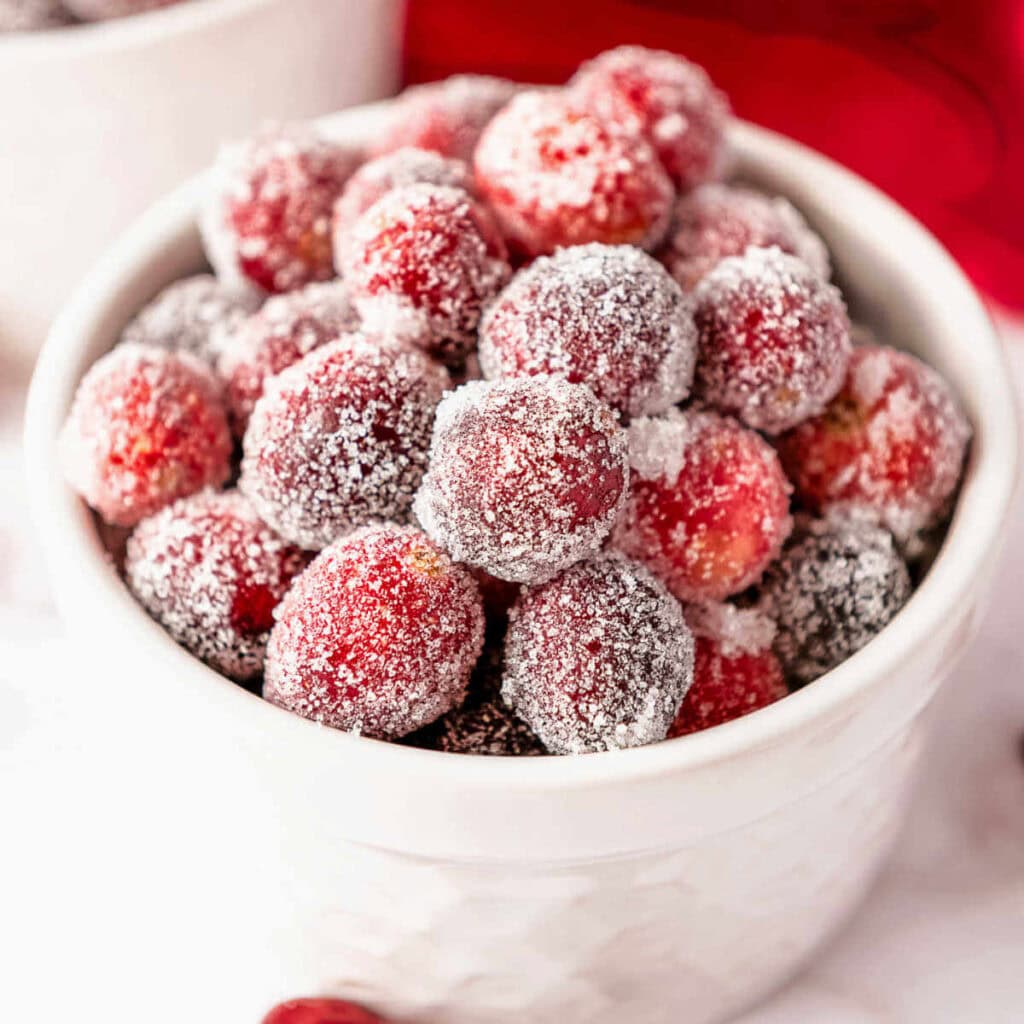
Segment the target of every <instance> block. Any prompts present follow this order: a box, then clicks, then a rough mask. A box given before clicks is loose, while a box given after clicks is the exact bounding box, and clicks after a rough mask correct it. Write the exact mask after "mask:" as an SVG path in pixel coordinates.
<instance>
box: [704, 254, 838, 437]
mask: <svg viewBox="0 0 1024 1024" xmlns="http://www.w3.org/2000/svg"><path fill="white" fill-rule="evenodd" d="M693 298H694V304H695V310H694V319H695V320H696V322H697V330H698V332H699V334H700V358H699V360H698V362H697V379H696V386H695V389H694V390H695V393H696V394H697V396H698V397H699V398H701V399H703V401H704V402H706V403H707V404H709V405H711V406H713V407H714V408H716V409H718V410H719V411H721V412H727V413H731V414H733V415H735V416H738V417H739V418H740V419H741V420H743V421H744V423H746V424H748V425H749V426H751V427H754V428H755V429H757V430H764V431H766V432H767V433H770V434H777V433H779V432H781V431H783V430H788V429H789V428H790V427H793V426H795V425H796V424H797V423H799V422H800V421H801V420H805V419H807V418H808V417H810V416H814V415H817V414H818V413H820V412H821V411H822V410H823V409H824V408H825V406H826V405H827V404H828V402H829V401H831V399H832V398H833V397H834V396H835V394H836V392H837V391H838V390H839V388H840V387H841V386H842V383H843V377H844V376H845V374H846V366H847V363H848V362H849V358H850V347H851V346H850V322H849V320H848V319H847V316H846V307H845V305H844V304H843V300H842V297H841V296H840V294H839V292H838V290H837V289H836V288H834V287H833V286H832V285H830V284H828V283H827V282H826V281H824V280H822V278H820V277H819V276H818V275H817V274H816V273H815V272H814V271H813V270H811V268H810V267H808V266H807V264H806V263H804V262H803V261H802V260H800V259H797V258H796V257H795V256H790V255H788V254H787V253H784V252H782V250H781V249H778V248H771V249H748V250H747V251H746V252H745V253H744V255H742V256H730V257H729V258H728V259H724V260H722V261H721V262H720V263H719V264H718V265H717V266H716V267H715V268H714V269H713V270H711V271H710V272H709V273H708V274H707V275H706V276H705V277H704V279H703V280H702V281H701V282H700V284H698V285H697V287H696V289H695V290H694V293H693Z"/></svg>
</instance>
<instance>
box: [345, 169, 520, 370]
mask: <svg viewBox="0 0 1024 1024" xmlns="http://www.w3.org/2000/svg"><path fill="white" fill-rule="evenodd" d="M341 270H342V276H343V277H344V278H345V280H346V282H347V283H348V286H349V288H350V290H351V294H352V301H353V302H354V303H355V306H356V308H357V309H358V310H359V313H360V315H361V316H362V318H363V322H364V323H365V324H366V326H367V328H368V329H370V330H374V331H378V332H380V333H382V334H393V335H398V336H400V337H403V338H406V339H408V340H409V341H410V342H412V343H413V344H416V345H418V346H420V347H421V348H424V349H426V350H427V351H429V352H431V353H433V354H435V355H437V356H439V357H441V358H442V359H444V360H446V361H448V362H454V363H458V362H461V361H462V360H464V359H465V357H466V355H467V353H469V352H470V351H471V350H472V349H473V348H475V346H476V329H477V325H478V324H479V322H480V314H481V312H482V310H483V307H484V305H485V304H486V303H487V302H489V301H490V300H491V299H492V298H493V297H494V296H495V295H496V294H497V293H498V291H499V289H500V288H501V287H502V285H503V284H504V283H505V282H506V281H507V280H508V277H509V275H510V273H511V271H510V268H509V265H508V262H507V260H506V259H505V248H504V245H503V243H502V242H501V239H500V238H499V237H498V236H497V235H496V234H495V233H494V228H493V226H492V225H490V224H489V223H488V221H487V219H486V214H485V213H484V211H483V210H482V209H481V208H480V207H479V206H478V205H477V203H476V202H475V201H474V200H473V199H472V197H471V196H470V195H469V194H468V193H467V192H465V191H464V190H463V189H457V188H449V187H447V186H443V185H427V184H419V185H406V186H404V187H402V188H396V189H392V190H391V191H390V192H388V193H387V194H386V195H384V196H383V197H382V198H381V199H379V200H378V201H377V202H376V203H374V204H373V206H371V207H370V209H369V210H367V211H366V213H364V214H363V216H362V217H360V218H359V220H358V221H357V222H356V224H355V225H354V226H353V228H352V230H351V232H350V234H349V243H348V246H347V247H346V249H345V250H344V253H343V255H342V260H341Z"/></svg>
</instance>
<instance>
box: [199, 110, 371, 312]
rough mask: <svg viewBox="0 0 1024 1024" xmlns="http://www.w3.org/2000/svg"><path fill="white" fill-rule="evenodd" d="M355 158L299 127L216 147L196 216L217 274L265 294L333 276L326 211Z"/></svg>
mask: <svg viewBox="0 0 1024 1024" xmlns="http://www.w3.org/2000/svg"><path fill="white" fill-rule="evenodd" d="M358 162H359V154H358V153H357V152H355V151H354V150H351V149H349V148H347V147H345V146H343V145H340V144H338V143H336V142H332V141H330V140H328V139H324V138H322V137H320V136H319V135H317V134H316V133H315V132H314V131H313V130H311V129H309V128H306V127H304V126H289V127H279V128H275V129H271V130H268V131H265V132H263V133H262V134H260V135H258V136H256V137H255V138H253V139H250V140H248V141H246V142H242V143H235V144H233V145H230V146H224V147H222V149H221V152H220V154H219V155H218V158H217V163H216V164H215V166H214V168H213V172H212V179H213V180H212V184H211V188H210V190H209V192H208V194H207V196H206V200H205V203H204V206H203V209H202V213H201V217H200V229H201V232H202V236H203V244H204V246H205V248H206V255H207V257H208V258H209V260H210V263H211V264H212V266H213V268H214V270H215V271H216V272H217V276H218V277H220V278H222V279H223V280H224V281H227V282H229V283H232V284H235V283H244V284H249V285H256V286H257V287H259V288H262V289H263V290H264V291H268V292H287V291H291V290H292V289H295V288H300V287H302V285H304V284H309V283H310V282H312V281H326V280H329V279H330V278H332V277H334V259H333V252H332V247H331V213H332V210H333V208H334V202H335V200H336V199H337V198H338V196H339V194H340V193H341V190H342V187H343V186H344V184H345V182H346V181H347V180H348V178H349V176H350V175H351V174H352V172H353V171H354V170H355V168H356V166H357V164H358Z"/></svg>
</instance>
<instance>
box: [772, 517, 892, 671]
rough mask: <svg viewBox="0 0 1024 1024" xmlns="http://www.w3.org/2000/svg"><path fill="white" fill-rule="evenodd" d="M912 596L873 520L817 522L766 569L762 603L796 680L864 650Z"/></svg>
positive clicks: (889, 537) (803, 528) (795, 537)
mask: <svg viewBox="0 0 1024 1024" xmlns="http://www.w3.org/2000/svg"><path fill="white" fill-rule="evenodd" d="M908 597H910V574H909V573H908V572H907V567H906V565H905V564H904V562H903V560H902V559H901V558H900V556H899V554H898V553H897V551H896V548H895V545H894V544H893V540H892V535H891V534H889V533H888V532H887V531H886V530H883V529H881V528H880V527H877V526H872V525H871V524H869V523H864V522H855V521H841V520H838V519H834V520H832V521H828V522H826V521H822V520H815V521H811V522H809V523H806V524H803V525H802V526H801V528H800V529H799V530H798V531H797V532H796V533H795V534H794V535H793V539H792V541H791V542H790V544H789V545H788V546H787V547H786V550H785V551H784V552H783V554H782V557H781V558H780V559H779V561H778V562H776V563H775V564H774V565H773V566H772V567H771V568H770V569H769V570H768V572H767V573H766V574H765V578H764V584H763V586H762V590H761V608H762V610H763V611H764V612H765V614H767V615H769V616H770V617H771V618H772V619H774V620H775V624H776V627H777V632H776V634H775V653H776V654H777V655H778V656H779V660H780V661H781V662H782V666H783V668H784V669H785V671H786V674H787V676H789V678H790V679H791V680H792V681H793V682H794V683H795V684H797V685H802V684H804V683H809V682H810V681H811V680H812V679H816V678H817V677H818V676H820V675H823V674H824V673H825V672H828V671H829V669H831V668H834V667H835V666H836V665H838V664H839V663H840V662H841V661H845V660H846V659H847V658H848V657H850V655H851V654H853V653H854V652H856V651H858V650H860V648H862V647H863V646H864V645H865V644H866V643H867V642H868V641H869V640H870V639H871V638H872V637H874V636H875V634H876V633H878V632H880V631H881V630H882V628H883V627H884V626H886V625H888V623H889V622H890V621H891V620H892V618H893V616H894V615H895V614H896V613H897V612H898V611H899V610H900V608H902V607H903V605H904V604H905V603H906V600H907V598H908Z"/></svg>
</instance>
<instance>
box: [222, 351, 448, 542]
mask: <svg viewBox="0 0 1024 1024" xmlns="http://www.w3.org/2000/svg"><path fill="white" fill-rule="evenodd" d="M447 381H448V378H447V374H446V373H445V371H444V369H443V368H442V367H440V366H438V365H437V364H436V363H433V362H432V361H431V360H430V359H428V358H427V357H426V356H425V355H423V353H421V352H418V351H416V350H414V349H409V348H406V347H405V346H402V345H399V344H397V343H395V342H391V341H387V340H384V339H381V338H374V337H371V336H368V335H364V334H349V335H345V336H344V337H342V338H340V339H339V340H338V341H335V342H332V343H330V344H328V345H324V346H323V347H321V348H318V349H316V350H315V351H314V352H311V353H310V354H309V355H308V356H306V357H305V358H304V359H302V360H300V361H299V362H298V363H296V364H294V365H293V366H290V367H289V368H288V369H287V370H284V371H283V372H282V373H280V374H278V375H277V376H276V377H274V378H272V379H271V380H270V381H268V383H267V386H266V389H265V391H264V394H263V397H262V398H261V399H260V400H259V401H258V402H257V403H256V407H255V408H254V409H253V413H252V417H251V418H250V420H249V427H248V429H247V430H246V432H245V438H244V440H243V442H242V450H243V455H242V470H241V476H240V477H239V482H238V486H239V489H240V490H241V491H242V492H243V493H244V494H246V495H247V496H248V498H249V499H250V500H251V501H252V503H253V506H254V507H255V508H256V511H257V512H258V513H259V515H260V516H261V517H262V518H263V519H264V520H265V521H266V522H267V523H269V524H270V526H272V527H273V528H274V529H275V530H277V531H278V533H280V534H281V535H282V536H283V537H284V538H285V539H287V540H290V541H291V542H292V543H294V544H298V545H299V546H300V547H303V548H308V549H310V550H318V549H320V548H322V547H324V546H325V545H326V544H329V543H330V542H331V541H332V540H334V539H335V538H336V537H339V536H341V535H342V534H344V533H347V532H348V531H350V530H352V529H354V528H355V527H357V526H362V525H363V524H364V523H368V522H370V521H371V520H375V519H394V520H399V519H403V518H405V517H406V516H407V513H408V510H409V506H410V505H411V503H412V498H413V494H414V493H415V491H416V488H417V487H418V486H419V483H420V479H421V478H422V476H423V472H424V470H425V469H426V464H427V448H428V445H429V442H430V429H431V425H432V423H433V420H434V410H435V408H436V406H437V403H438V402H439V401H440V399H441V395H442V394H443V392H444V389H445V387H446V385H447Z"/></svg>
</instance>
